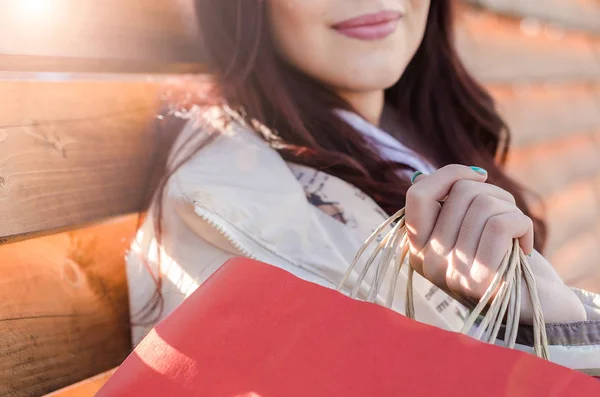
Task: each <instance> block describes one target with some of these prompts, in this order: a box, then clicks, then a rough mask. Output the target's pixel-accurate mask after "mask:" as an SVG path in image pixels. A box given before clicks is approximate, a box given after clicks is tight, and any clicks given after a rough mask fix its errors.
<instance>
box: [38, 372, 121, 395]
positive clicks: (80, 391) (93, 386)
mask: <svg viewBox="0 0 600 397" xmlns="http://www.w3.org/2000/svg"><path fill="white" fill-rule="evenodd" d="M114 372H115V370H110V371H107V372H104V373H102V374H100V375H96V376H94V377H92V378H90V379H86V380H84V381H81V382H79V383H76V384H74V385H72V386H68V387H65V388H64V389H61V390H58V391H56V392H54V393H50V394H47V395H46V396H45V397H94V396H95V395H96V393H97V392H98V391H99V390H100V389H101V388H102V386H104V384H105V383H106V382H108V380H109V379H110V377H111V376H112V374H113V373H114Z"/></svg>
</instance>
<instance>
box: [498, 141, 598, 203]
mask: <svg viewBox="0 0 600 397" xmlns="http://www.w3.org/2000/svg"><path fill="white" fill-rule="evenodd" d="M507 171H508V173H509V175H510V176H511V177H513V178H514V179H516V180H517V181H518V182H520V183H521V184H522V185H524V186H527V188H529V189H531V190H533V191H535V192H537V193H538V194H540V195H542V196H543V197H549V196H551V195H552V194H555V193H558V192H559V191H560V190H562V189H567V188H568V186H569V185H571V184H573V183H576V182H580V181H584V180H588V179H591V178H593V177H594V176H595V175H597V174H599V173H600V129H599V130H598V131H591V132H587V131H586V132H579V133H578V132H573V133H571V134H568V135H566V136H565V137H564V138H561V139H556V140H549V141H547V142H541V143H540V144H538V145H534V146H531V147H524V148H516V149H514V150H512V151H511V152H510V154H509V160H508V163H507Z"/></svg>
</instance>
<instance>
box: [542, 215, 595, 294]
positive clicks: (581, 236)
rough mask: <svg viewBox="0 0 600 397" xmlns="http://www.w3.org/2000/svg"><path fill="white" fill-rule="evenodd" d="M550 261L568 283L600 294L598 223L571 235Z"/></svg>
mask: <svg viewBox="0 0 600 397" xmlns="http://www.w3.org/2000/svg"><path fill="white" fill-rule="evenodd" d="M550 261H551V263H552V265H553V266H554V267H555V269H556V270H557V271H558V273H559V274H560V276H561V277H562V279H563V280H564V281H565V282H566V283H567V284H568V285H570V286H572V287H576V288H581V289H584V290H587V291H590V292H595V293H598V294H600V265H599V264H600V224H598V226H597V228H596V230H587V231H582V232H581V233H578V234H576V235H573V236H571V238H570V239H569V240H568V241H567V242H565V244H563V245H562V246H561V247H560V249H559V250H558V251H556V252H555V253H553V254H552V255H551V256H550Z"/></svg>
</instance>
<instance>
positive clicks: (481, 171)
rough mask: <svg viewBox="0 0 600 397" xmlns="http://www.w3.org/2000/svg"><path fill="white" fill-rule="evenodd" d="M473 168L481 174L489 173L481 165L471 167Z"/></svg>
mask: <svg viewBox="0 0 600 397" xmlns="http://www.w3.org/2000/svg"><path fill="white" fill-rule="evenodd" d="M471 169H472V170H473V171H475V172H476V173H478V174H479V175H487V173H488V172H487V171H486V170H484V169H483V168H481V167H475V166H473V167H471Z"/></svg>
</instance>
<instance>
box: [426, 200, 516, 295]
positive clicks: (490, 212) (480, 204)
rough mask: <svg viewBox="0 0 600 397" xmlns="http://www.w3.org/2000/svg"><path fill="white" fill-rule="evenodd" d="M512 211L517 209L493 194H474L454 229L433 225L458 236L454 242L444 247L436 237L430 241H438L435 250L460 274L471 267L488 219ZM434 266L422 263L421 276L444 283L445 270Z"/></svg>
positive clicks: (446, 273)
mask: <svg viewBox="0 0 600 397" xmlns="http://www.w3.org/2000/svg"><path fill="white" fill-rule="evenodd" d="M444 207H445V204H444ZM515 210H516V211H519V210H518V209H517V208H516V207H515V206H514V205H512V204H509V203H508V202H506V201H504V200H500V199H498V198H496V197H493V196H489V195H480V196H477V197H476V198H475V199H474V200H473V202H472V203H471V205H470V206H469V207H468V209H467V213H466V214H465V216H464V218H463V219H460V220H459V224H458V226H454V225H453V226H452V227H455V228H456V230H449V229H445V226H444V225H440V223H439V222H438V225H436V229H438V226H441V227H440V229H441V230H442V231H445V232H446V233H447V234H450V235H455V234H456V235H458V237H457V238H456V241H455V242H454V243H452V245H450V246H446V247H444V246H442V245H441V244H440V243H439V242H438V239H437V238H436V239H435V240H432V242H433V241H436V242H438V243H437V244H435V245H436V246H438V248H437V249H436V250H437V251H438V252H440V253H441V254H442V255H444V256H449V255H450V258H451V261H450V262H451V263H452V266H453V267H454V268H455V271H458V272H459V273H460V274H468V273H469V272H470V270H471V266H472V264H473V261H474V259H475V254H476V253H477V248H478V246H479V242H480V240H481V237H482V234H483V230H484V227H485V225H486V223H487V222H488V220H489V219H492V218H493V217H495V216H498V215H501V214H504V213H507V212H514V211H515ZM443 238H444V237H443V236H441V237H440V240H441V239H443ZM448 247H449V248H448ZM499 264H500V262H498V265H499ZM431 265H434V266H431ZM435 265H436V262H435V261H432V262H429V261H426V262H424V267H423V274H424V276H425V277H426V278H427V279H429V280H430V281H432V282H434V283H436V284H442V283H445V282H446V278H447V277H448V269H447V268H440V267H439V266H435ZM493 265H495V264H493Z"/></svg>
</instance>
